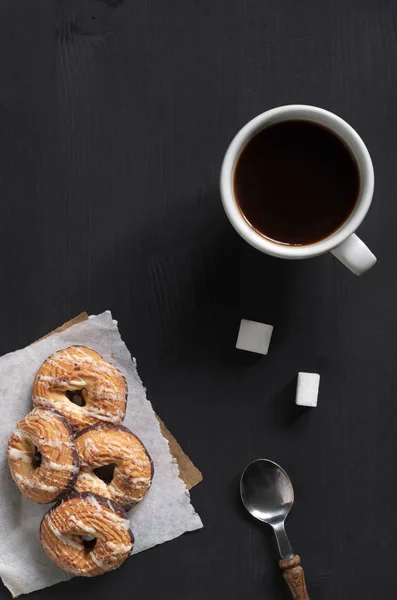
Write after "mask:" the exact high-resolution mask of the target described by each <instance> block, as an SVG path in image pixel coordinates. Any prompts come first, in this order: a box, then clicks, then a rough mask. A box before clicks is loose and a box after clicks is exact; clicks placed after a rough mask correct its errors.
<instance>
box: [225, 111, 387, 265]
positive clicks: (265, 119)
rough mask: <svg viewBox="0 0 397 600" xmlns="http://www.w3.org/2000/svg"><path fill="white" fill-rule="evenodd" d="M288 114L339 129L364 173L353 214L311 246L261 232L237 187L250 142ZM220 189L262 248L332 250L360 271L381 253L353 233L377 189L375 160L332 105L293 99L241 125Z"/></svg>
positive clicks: (297, 253) (283, 254) (292, 252)
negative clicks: (327, 107)
mask: <svg viewBox="0 0 397 600" xmlns="http://www.w3.org/2000/svg"><path fill="white" fill-rule="evenodd" d="M289 120H303V121H311V122H313V123H318V124H320V125H323V126H324V127H327V128H328V129H329V130H331V131H333V132H335V134H336V135H337V136H338V137H339V138H341V139H342V140H343V141H344V143H345V144H346V145H347V147H348V148H349V149H350V151H351V152H352V154H353V155H354V157H355V159H356V161H357V165H358V168H359V173H360V190H359V195H358V199H357V202H356V206H355V208H354V210H353V212H352V214H351V215H350V217H349V218H348V219H347V221H345V222H344V223H343V224H342V225H341V226H340V227H339V229H337V230H336V231H334V232H333V233H332V234H330V235H329V236H328V237H327V238H325V239H323V240H320V241H319V242H316V243H313V244H308V245H306V246H288V245H284V244H277V242H273V241H271V240H269V239H268V238H266V237H264V236H262V235H261V234H260V233H258V232H257V231H256V230H255V229H253V228H252V227H251V226H250V225H249V223H248V222H247V221H246V220H245V219H244V217H243V215H242V213H241V212H240V210H239V208H238V206H237V202H236V198H235V194H234V188H233V178H234V169H235V166H236V163H237V159H238V157H239V156H240V153H241V151H242V150H243V148H244V147H245V145H246V144H247V143H248V142H249V141H250V139H251V138H253V137H254V136H255V135H256V134H257V133H258V131H261V130H262V129H264V128H266V127H268V126H269V125H273V124H274V123H279V122H280V121H289ZM220 189H221V196H222V202H223V207H224V209H225V212H226V215H227V216H228V218H229V220H230V222H231V224H232V225H233V227H234V228H235V230H236V231H237V232H238V233H239V234H240V235H241V237H242V238H244V239H245V241H246V242H248V243H249V244H251V245H252V246H254V247H255V248H257V249H258V250H260V251H261V252H265V253H267V254H271V255H272V256H277V257H279V258H289V259H299V258H310V257H312V256H318V255H319V254H324V253H326V252H332V254H333V255H334V256H336V258H338V259H339V260H340V261H341V262H342V263H343V264H344V265H345V266H346V267H348V268H349V269H350V270H351V271H353V273H355V274H356V275H361V274H362V273H364V272H365V271H368V269H370V268H371V267H373V266H374V264H375V263H376V257H375V256H374V255H373V254H372V252H371V250H369V248H367V246H366V245H365V244H364V242H362V241H361V240H360V238H359V237H357V236H356V235H355V233H354V232H355V231H356V229H357V228H358V227H359V226H360V225H361V222H362V221H363V219H364V217H365V215H366V214H367V212H368V209H369V207H370V206H371V202H372V196H373V192H374V168H373V165H372V160H371V157H370V155H369V152H368V150H367V147H366V146H365V144H364V142H363V140H362V139H361V138H360V136H359V135H358V133H357V132H356V131H355V130H354V129H353V128H352V127H351V126H350V125H349V124H348V123H346V121H344V120H343V119H341V118H340V117H338V116H337V115H334V114H333V113H331V112H329V111H327V110H324V109H322V108H317V107H316V106H306V105H303V104H291V105H288V106H279V107H278V108H273V109H271V110H268V111H266V112H264V113H262V114H261V115H258V116H257V117H255V118H254V119H252V121H249V122H248V123H247V124H246V125H244V127H243V128H242V129H240V131H239V132H238V133H237V135H236V136H235V137H234V139H233V140H232V142H231V144H230V146H229V147H228V149H227V151H226V154H225V158H224V160H223V164H222V170H221V178H220Z"/></svg>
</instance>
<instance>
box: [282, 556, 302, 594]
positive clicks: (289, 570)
mask: <svg viewBox="0 0 397 600" xmlns="http://www.w3.org/2000/svg"><path fill="white" fill-rule="evenodd" d="M279 564H280V567H281V568H282V569H283V571H284V573H283V577H284V579H285V581H286V582H287V583H288V587H289V589H290V592H291V596H292V598H294V600H310V598H309V594H308V593H307V588H306V581H305V573H304V571H303V569H302V567H301V566H300V565H301V559H300V557H299V556H298V555H297V554H295V555H294V556H292V557H291V558H286V559H284V560H280V563H279Z"/></svg>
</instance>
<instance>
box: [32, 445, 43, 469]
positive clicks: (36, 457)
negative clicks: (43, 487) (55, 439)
mask: <svg viewBox="0 0 397 600" xmlns="http://www.w3.org/2000/svg"><path fill="white" fill-rule="evenodd" d="M42 459H43V457H42V456H41V452H39V450H38V448H37V447H36V446H35V447H34V454H33V458H32V467H33V468H34V469H37V468H38V467H39V466H40V465H41V461H42Z"/></svg>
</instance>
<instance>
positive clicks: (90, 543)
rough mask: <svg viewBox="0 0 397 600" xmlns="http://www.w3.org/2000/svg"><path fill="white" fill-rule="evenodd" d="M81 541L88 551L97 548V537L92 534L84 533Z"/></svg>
mask: <svg viewBox="0 0 397 600" xmlns="http://www.w3.org/2000/svg"><path fill="white" fill-rule="evenodd" d="M81 541H82V543H83V546H84V549H85V550H87V552H91V550H93V549H94V548H95V544H96V542H97V539H96V538H95V537H92V536H91V535H82V536H81Z"/></svg>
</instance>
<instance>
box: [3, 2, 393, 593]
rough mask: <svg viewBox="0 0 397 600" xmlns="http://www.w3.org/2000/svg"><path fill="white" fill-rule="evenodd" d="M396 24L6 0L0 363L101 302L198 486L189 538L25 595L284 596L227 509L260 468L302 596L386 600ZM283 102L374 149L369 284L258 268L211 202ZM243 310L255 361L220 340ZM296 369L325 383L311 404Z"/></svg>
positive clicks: (309, 9)
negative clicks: (304, 404)
mask: <svg viewBox="0 0 397 600" xmlns="http://www.w3.org/2000/svg"><path fill="white" fill-rule="evenodd" d="M396 27H397V12H396V3H395V2H394V1H391V0H333V1H332V2H331V1H329V2H322V1H321V2H320V1H319V0H302V1H299V2H298V1H297V0H217V1H215V2H214V1H209V0H183V1H182V0H175V1H173V2H165V1H164V0H145V1H144V0H142V1H135V2H133V1H132V0H126V1H125V2H116V1H114V2H110V1H109V2H103V1H99V0H98V1H93V0H91V1H86V2H83V1H81V0H80V1H79V2H73V1H71V0H68V1H66V0H65V1H63V2H61V1H58V2H56V1H55V0H48V1H39V0H36V1H35V2H30V1H28V0H26V1H25V2H23V1H21V0H8V1H5V0H4V1H3V2H2V3H1V6H0V176H1V177H0V194H1V200H2V202H1V204H2V210H1V219H0V228H1V235H0V265H1V282H2V285H1V294H0V309H1V319H0V324H1V327H0V331H1V335H0V353H1V354H3V353H6V352H9V351H12V350H16V349H17V348H20V347H23V346H25V345H26V344H27V343H29V342H30V341H31V340H34V339H36V338H37V337H39V336H40V335H42V334H44V333H46V332H47V331H49V330H51V329H53V328H54V327H56V326H57V325H59V324H61V323H62V322H63V321H65V320H66V319H68V318H70V317H72V316H74V315H75V314H76V313H78V312H79V311H81V310H87V311H89V312H91V313H96V312H100V311H102V310H104V309H107V308H109V309H111V310H112V311H113V313H114V316H115V318H117V319H118V320H119V324H120V328H121V332H122V335H123V336H124V338H125V340H126V342H127V344H128V346H129V348H130V349H131V351H132V353H133V354H134V355H135V356H136V357H137V358H138V363H139V369H140V374H141V376H142V378H143V380H144V382H145V384H146V386H147V388H148V395H149V398H150V399H151V400H152V402H153V404H154V407H155V409H156V410H157V411H158V413H159V414H160V415H161V416H162V417H163V419H164V420H165V422H166V423H167V425H168V426H169V428H170V429H171V431H172V432H173V433H174V434H175V436H176V437H177V438H178V440H179V441H180V442H181V444H182V445H183V447H184V449H185V450H186V451H187V452H188V453H189V455H190V456H191V457H192V458H193V459H194V460H195V462H196V463H197V465H198V466H199V467H200V468H201V469H202V471H203V473H204V482H203V483H202V484H201V485H200V486H199V487H198V488H197V489H195V490H194V491H193V493H192V499H193V503H194V505H195V507H196V508H197V510H198V511H199V513H200V515H201V516H202V518H203V521H204V523H205V528H204V529H203V530H202V531H200V532H198V533H195V534H190V535H185V536H183V537H181V538H179V539H178V540H176V541H174V542H172V543H168V544H164V545H163V546H161V547H158V548H156V549H154V550H151V551H149V552H144V553H143V554H140V555H139V556H137V557H136V558H134V559H133V560H131V561H129V562H128V564H126V565H125V566H124V568H122V569H121V570H120V571H118V572H115V573H112V574H110V575H107V576H105V577H103V578H98V579H94V580H84V579H75V580H73V581H71V582H69V583H65V584H60V585H58V586H57V587H56V588H50V589H47V590H44V591H42V592H38V593H36V594H33V596H32V598H34V599H36V598H37V599H40V600H46V599H50V598H51V599H52V598H57V600H62V599H65V600H66V599H69V598H71V597H72V598H73V599H74V600H83V599H85V598H87V597H89V598H99V599H101V600H102V599H103V600H105V599H107V598H139V599H142V600H143V599H145V600H156V599H160V598H161V599H164V598H166V599H167V600H168V599H169V600H186V599H189V600H195V599H197V600H198V599H200V600H202V598H211V599H216V598H230V599H233V600H234V599H235V600H240V599H245V598H249V599H256V598H258V600H259V599H262V598H266V599H267V600H271V599H278V598H280V599H281V598H285V599H287V598H288V593H287V591H286V589H285V585H284V583H283V581H282V580H281V578H280V574H279V572H278V568H277V563H276V558H277V556H276V549H275V545H274V543H273V540H272V538H271V532H270V531H269V530H267V529H265V528H264V527H263V528H261V527H258V526H256V525H255V524H254V523H252V522H251V521H250V520H249V519H247V518H246V515H245V514H244V513H243V511H242V509H241V507H240V502H239V498H238V481H239V475H240V472H241V470H242V469H243V467H244V466H245V464H246V463H247V462H248V461H250V460H251V459H254V458H256V457H258V456H265V457H269V458H272V459H274V460H275V461H277V462H280V463H281V464H282V465H283V466H284V467H285V468H286V469H287V471H288V472H289V473H290V475H291V477H292V478H293V482H294V486H295V493H296V503H295V507H294V509H293V512H292V514H291V516H290V518H289V522H288V531H289V533H290V537H291V542H292V544H293V546H294V548H295V549H296V551H297V552H298V553H300V554H301V556H302V558H303V561H304V566H305V569H306V575H307V581H308V587H309V591H310V593H311V596H312V598H313V599H314V600H342V599H346V600H356V599H357V600H358V599H360V600H374V599H376V600H378V599H379V600H386V599H389V598H394V597H395V595H396V591H395V590H396V584H395V574H394V571H395V537H396V526H397V516H396V515H397V509H396V500H395V494H396V490H397V468H396V459H397V438H396V432H397V429H396V425H397V417H396V414H397V411H396V406H397V404H396V397H397V389H396V377H395V370H396V367H395V360H396V356H397V335H396V326H397V325H396V323H397V321H396V311H397V277H396V266H395V264H394V261H395V255H396V252H397V234H396V224H397V201H396V181H395V180H396V155H397V110H396V106H397V61H396V56H397V34H396ZM296 102H297V103H308V104H315V105H318V106H322V107H324V108H327V109H329V110H332V111H334V112H336V113H337V114H339V115H340V116H342V117H343V118H345V119H346V120H347V121H349V122H350V123H351V124H352V125H353V127H355V128H356V129H357V130H358V132H359V133H360V134H361V135H362V137H363V138H364V140H365V142H366V143H367V145H368V147H369V150H370V152H371V154H372V157H373V160H374V165H375V173H376V194H375V200H374V204H373V208H372V209H371V211H370V214H369V216H368V218H367V220H366V221H365V223H364V224H363V226H362V227H361V229H360V235H361V236H362V237H363V239H364V240H365V241H366V242H367V243H368V245H369V246H370V247H371V249H372V250H373V251H374V252H375V253H376V254H377V256H378V258H379V263H378V265H377V266H376V267H375V268H374V269H373V270H372V271H371V272H370V273H368V274H366V275H364V276H363V277H362V278H357V277H355V276H354V275H352V274H351V273H349V272H348V271H347V270H346V269H345V268H344V267H343V266H341V265H340V264H338V263H337V261H336V260H335V259H333V258H332V257H331V256H326V257H321V258H318V259H314V260H310V261H302V262H299V263H290V262H287V261H280V260H277V259H272V258H269V257H266V256H264V255H261V254H260V253H259V252H257V251H255V250H253V249H252V248H250V247H249V246H248V245H246V244H245V243H244V242H243V241H242V240H240V239H239V238H238V236H237V234H236V233H235V232H234V231H233V230H232V228H231V226H230V225H229V223H228V222H227V220H226V218H225V216H224V214H223V212H222V208H221V203H220V198H219V191H218V175H219V167H220V163H221V160H222V157H223V154H224V151H225V149H226V147H227V145H228V143H229V141H230V139H231V138H232V137H233V135H234V134H235V132H236V131H237V129H238V128H240V127H241V126H242V125H243V124H244V123H245V122H246V121H247V120H248V119H250V118H251V117H253V116H254V115H256V114H258V113H260V112H262V111H264V110H266V109H268V108H271V107H273V106H276V105H280V104H286V103H296ZM242 317H243V318H248V319H254V320H258V321H263V322H266V323H271V324H273V325H274V327H275V330H274V335H273V341H272V344H271V348H270V353H269V355H268V356H267V357H264V358H261V359H259V360H257V359H255V358H252V357H251V356H249V355H248V354H247V355H245V354H242V355H241V354H238V353H237V351H235V350H234V344H235V339H236V335H237V330H238V324H239V320H240V318H242ZM300 370H306V371H317V372H319V373H320V374H321V388H320V397H319V406H318V408H317V409H313V410H310V411H306V412H305V413H304V414H302V413H300V412H297V411H296V409H295V407H294V391H295V381H294V380H295V377H296V374H297V372H298V371H300ZM10 394H12V390H10ZM0 597H1V598H8V597H9V594H8V592H7V591H6V590H5V589H3V588H2V589H1V590H0Z"/></svg>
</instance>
